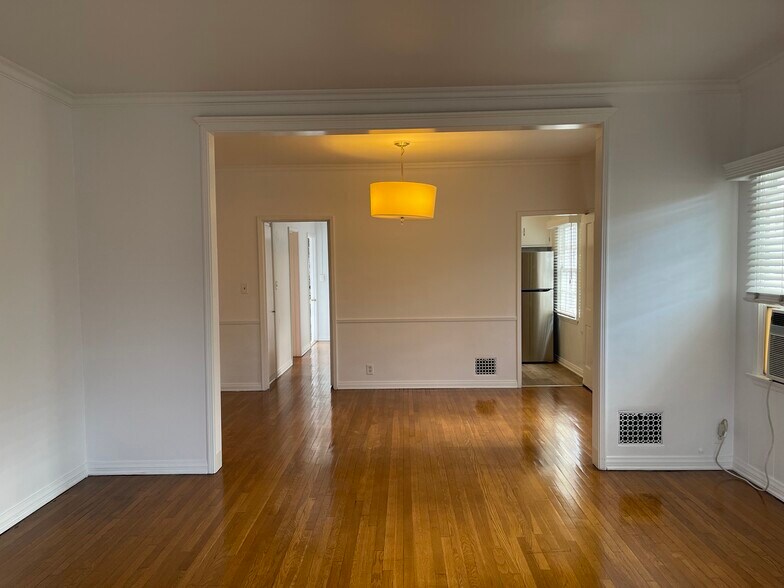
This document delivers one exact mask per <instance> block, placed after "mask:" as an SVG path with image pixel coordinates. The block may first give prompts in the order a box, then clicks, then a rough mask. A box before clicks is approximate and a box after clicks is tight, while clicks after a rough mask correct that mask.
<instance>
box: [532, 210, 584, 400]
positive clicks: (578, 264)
mask: <svg viewBox="0 0 784 588" xmlns="http://www.w3.org/2000/svg"><path fill="white" fill-rule="evenodd" d="M519 233H520V309H521V310H520V322H521V338H520V346H521V357H522V366H521V367H522V384H523V386H525V387H541V386H548V387H551V386H585V387H586V388H589V389H591V388H592V386H593V372H594V366H593V336H594V331H593V298H594V296H593V288H594V280H593V273H594V271H593V269H594V259H593V255H594V250H593V241H594V234H593V233H594V215H593V213H592V212H589V213H585V214H579V213H574V214H569V213H558V214H551V215H534V216H523V217H521V219H520V226H519Z"/></svg>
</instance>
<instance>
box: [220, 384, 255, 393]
mask: <svg viewBox="0 0 784 588" xmlns="http://www.w3.org/2000/svg"><path fill="white" fill-rule="evenodd" d="M259 391H261V382H241V383H239V384H232V383H228V384H221V392H259Z"/></svg>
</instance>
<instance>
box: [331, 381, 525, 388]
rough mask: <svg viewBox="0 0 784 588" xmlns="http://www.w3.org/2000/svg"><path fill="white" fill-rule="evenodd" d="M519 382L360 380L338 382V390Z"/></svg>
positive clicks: (514, 383)
mask: <svg viewBox="0 0 784 588" xmlns="http://www.w3.org/2000/svg"><path fill="white" fill-rule="evenodd" d="M517 387H518V386H517V380H397V381H382V380H374V381H370V380H359V381H343V382H340V381H339V382H338V386H337V389H338V390H400V389H410V388H416V389H431V388H439V389H441V388H446V389H449V388H454V389H463V388H517Z"/></svg>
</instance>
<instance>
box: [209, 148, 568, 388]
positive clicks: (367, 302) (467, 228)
mask: <svg viewBox="0 0 784 588" xmlns="http://www.w3.org/2000/svg"><path fill="white" fill-rule="evenodd" d="M390 173H394V172H390V171H389V170H381V171H379V170H378V169H358V168H356V167H353V166H352V167H350V168H333V169H329V170H323V169H313V168H303V169H302V170H301V171H293V170H292V169H290V168H286V169H278V170H275V169H263V168H257V169H249V168H234V169H232V168H225V169H221V170H219V172H218V176H217V193H218V199H219V202H220V200H223V199H225V200H226V201H227V202H226V203H225V204H219V206H221V207H224V206H225V209H226V210H228V211H231V213H230V214H236V215H237V216H236V217H235V222H234V223H232V222H231V220H230V219H229V217H228V216H226V217H225V218H224V220H223V221H222V222H225V223H227V225H226V226H230V227H232V228H231V229H228V230H227V233H232V234H236V233H237V232H238V231H240V230H241V227H243V226H249V223H247V222H244V220H243V219H245V218H253V217H255V216H264V215H265V214H266V215H279V216H289V217H290V216H295V215H296V214H298V213H299V214H303V213H304V214H309V215H322V214H323V215H325V216H331V217H334V219H335V272H336V276H337V278H336V280H337V281H336V283H335V289H336V293H337V300H336V301H335V302H336V304H335V312H336V315H337V320H338V330H339V338H338V349H337V352H338V366H337V370H338V386H339V387H359V386H362V387H381V386H383V387H390V386H394V387H404V386H409V385H429V386H435V385H444V386H445V385H449V384H450V383H451V384H452V385H466V383H467V382H470V383H472V384H475V385H480V384H483V383H486V382H488V381H491V382H494V385H499V382H502V383H505V384H509V383H510V382H511V383H514V382H515V381H516V377H517V376H516V374H517V371H516V370H517V367H516V364H515V359H514V356H515V349H516V347H517V341H516V337H515V335H514V328H513V327H514V324H515V318H514V317H515V315H516V308H515V305H516V291H515V288H516V287H515V284H516V272H517V265H516V264H517V259H518V257H517V254H516V237H517V235H516V234H515V222H516V221H515V218H516V212H517V211H518V210H520V209H523V208H525V207H529V208H530V209H532V210H536V209H543V208H544V207H545V206H553V207H555V208H577V209H579V208H580V206H581V204H580V203H581V201H582V194H581V193H580V191H579V186H580V184H579V177H578V170H577V164H576V162H570V163H561V164H553V163H550V164H543V165H519V166H510V165H499V166H479V167H476V166H474V167H468V166H466V167H448V168H445V167H443V166H442V167H433V168H430V169H425V168H421V167H417V168H416V169H415V170H413V171H410V172H409V175H410V176H411V177H414V178H415V179H417V178H418V179H419V180H422V181H425V180H427V181H429V182H433V183H435V184H436V185H437V186H438V188H439V201H438V205H437V218H436V219H435V220H433V221H427V222H415V221H411V222H408V223H406V224H404V225H402V226H401V224H400V223H399V222H389V221H384V220H379V219H373V218H371V217H370V215H369V210H368V185H369V184H370V182H372V181H374V180H377V179H378V178H379V174H381V175H384V174H390ZM478 193H482V195H483V196H482V200H481V209H482V211H481V214H477V205H478V200H477V198H476V194H478ZM273 226H274V225H273ZM248 230H250V229H248ZM276 255H277V253H276ZM250 263H252V260H250ZM279 314H280V313H279ZM444 318H448V319H450V320H449V321H448V322H450V323H453V324H452V325H451V327H450V329H451V330H450V331H449V332H450V336H449V339H450V341H451V348H450V353H448V354H446V353H444V352H445V350H446V349H447V344H446V342H445V340H444V338H443V337H442V333H443V332H444V331H443V328H442V327H443V324H442V323H443V322H444V321H443V320H442V319H444ZM499 318H501V319H504V320H503V321H499V320H498V319H499ZM379 319H382V320H384V321H396V327H395V329H394V332H391V331H390V332H389V334H388V335H387V332H388V329H389V327H386V326H384V327H380V326H379ZM411 319H416V320H417V321H419V322H417V323H416V324H412V322H411ZM433 319H439V321H438V323H437V325H436V324H435V323H433V322H432V320H433ZM465 319H472V320H473V321H474V322H471V323H468V322H466V321H465ZM475 319H481V320H479V321H476V320H475ZM349 321H350V322H349ZM422 321H424V322H422ZM510 325H512V326H511V327H510ZM477 329H479V331H478V332H479V335H478V336H479V337H480V339H481V338H483V341H484V343H483V346H480V347H482V351H481V353H480V355H490V356H493V357H498V358H499V372H500V373H499V374H498V375H497V376H496V377H477V376H475V375H473V369H474V358H475V357H477V353H478V351H477V350H476V349H474V347H476V340H475V338H476V337H477ZM428 333H429V334H428ZM499 333H504V334H505V335H504V336H503V337H501V336H499ZM393 340H399V341H405V346H404V349H403V348H400V347H397V346H396V344H395V343H394V342H393ZM472 341H473V342H472ZM395 349H403V351H404V353H403V354H402V355H401V354H400V353H397V352H396V351H395ZM363 355H364V359H363V357H361V356H363ZM501 358H504V360H503V361H501ZM368 363H372V364H374V367H375V375H374V376H367V375H366V373H365V365H366V364H368Z"/></svg>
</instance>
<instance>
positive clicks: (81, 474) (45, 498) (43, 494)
mask: <svg viewBox="0 0 784 588" xmlns="http://www.w3.org/2000/svg"><path fill="white" fill-rule="evenodd" d="M86 477H87V467H86V466H85V465H84V464H82V465H80V466H79V467H77V468H74V469H73V470H71V471H70V472H68V473H67V474H65V475H64V476H61V477H60V478H58V479H57V480H55V481H54V482H51V483H50V484H47V485H46V486H44V487H43V488H41V489H40V490H37V491H36V492H33V493H32V494H31V495H30V496H28V497H27V498H25V499H24V500H22V501H20V502H18V503H16V504H15V505H14V506H12V507H11V508H9V509H7V510H6V511H5V512H3V513H0V533H5V532H6V531H7V530H8V529H10V528H11V527H13V526H14V525H16V524H17V523H18V522H19V521H21V520H22V519H24V518H25V517H27V516H29V515H31V514H33V513H34V512H35V511H36V510H38V509H39V508H41V507H42V506H44V505H45V504H46V503H47V502H50V501H51V500H54V499H55V498H57V497H58V496H60V494H62V493H63V492H65V491H66V490H68V489H69V488H71V487H72V486H75V485H76V484H78V483H79V482H81V481H82V480H84V479H85V478H86Z"/></svg>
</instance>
